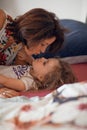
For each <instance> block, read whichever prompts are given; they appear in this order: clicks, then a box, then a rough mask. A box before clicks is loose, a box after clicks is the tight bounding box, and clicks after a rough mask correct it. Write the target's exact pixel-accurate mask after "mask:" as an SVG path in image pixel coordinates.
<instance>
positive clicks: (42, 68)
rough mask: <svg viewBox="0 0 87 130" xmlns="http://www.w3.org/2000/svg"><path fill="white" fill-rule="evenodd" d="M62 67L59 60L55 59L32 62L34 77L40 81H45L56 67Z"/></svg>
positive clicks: (40, 59) (41, 59)
mask: <svg viewBox="0 0 87 130" xmlns="http://www.w3.org/2000/svg"><path fill="white" fill-rule="evenodd" d="M58 65H59V67H60V64H59V62H58V59H55V58H49V59H45V58H39V59H36V60H34V61H33V62H32V73H33V76H35V77H37V78H38V79H39V80H40V81H41V80H43V78H44V76H45V75H46V74H47V73H49V72H51V71H52V70H53V68H54V67H55V66H58Z"/></svg>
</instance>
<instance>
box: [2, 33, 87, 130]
mask: <svg viewBox="0 0 87 130" xmlns="http://www.w3.org/2000/svg"><path fill="white" fill-rule="evenodd" d="M86 35H87V33H86ZM86 39H87V38H86ZM86 41H87V40H85V44H84V47H83V48H84V49H83V51H84V55H82V54H81V53H83V52H81V51H80V52H81V53H80V52H79V51H78V50H79V49H77V48H76V49H77V50H76V51H77V52H79V53H80V54H81V56H82V57H84V56H86V59H85V60H84V61H83V60H82V61H81V60H76V61H74V62H73V64H71V67H72V69H73V71H74V73H75V75H76V76H77V78H78V83H73V84H65V85H63V86H61V87H60V88H58V89H56V90H54V91H52V90H48V91H47V90H44V91H39V92H21V93H20V96H17V97H13V98H6V99H5V98H0V130H87V47H86V46H87V42H86ZM79 44H80V43H79ZM70 46H71V45H70ZM74 52H75V51H73V53H74ZM68 54H70V53H68ZM74 54H76V53H74ZM70 56H71V55H69V57H70ZM73 56H76V55H73ZM63 58H64V57H63ZM70 59H71V58H70ZM65 60H66V58H65ZM71 61H72V59H71V60H69V59H68V62H71ZM80 61H81V62H80Z"/></svg>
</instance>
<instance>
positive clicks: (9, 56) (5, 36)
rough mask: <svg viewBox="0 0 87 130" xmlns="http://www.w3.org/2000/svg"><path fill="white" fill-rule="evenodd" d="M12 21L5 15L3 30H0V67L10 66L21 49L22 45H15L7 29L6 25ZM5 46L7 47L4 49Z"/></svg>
mask: <svg viewBox="0 0 87 130" xmlns="http://www.w3.org/2000/svg"><path fill="white" fill-rule="evenodd" d="M11 21H12V18H11V17H10V16H9V15H7V17H6V20H5V23H4V25H3V28H2V29H1V30H0V65H10V64H12V62H13V60H14V59H15V56H16V54H17V53H18V51H19V50H20V49H21V47H22V45H21V44H17V43H16V42H15V40H14V38H13V37H12V36H10V34H11V32H10V31H9V30H8V29H7V24H8V23H10V22H11ZM5 46H8V47H7V48H6V49H4V47H5Z"/></svg>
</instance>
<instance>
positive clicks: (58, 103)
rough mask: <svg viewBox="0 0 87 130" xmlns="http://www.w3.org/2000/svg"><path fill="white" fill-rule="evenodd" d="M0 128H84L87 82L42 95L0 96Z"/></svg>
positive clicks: (86, 107)
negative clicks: (30, 96)
mask: <svg viewBox="0 0 87 130" xmlns="http://www.w3.org/2000/svg"><path fill="white" fill-rule="evenodd" d="M0 130H87V82H82V83H74V84H68V85H63V86H61V87H60V88H59V89H57V90H55V91H53V92H51V93H50V94H48V95H46V96H44V97H38V96H36V97H32V98H27V97H24V96H18V97H14V98H10V99H4V98H0Z"/></svg>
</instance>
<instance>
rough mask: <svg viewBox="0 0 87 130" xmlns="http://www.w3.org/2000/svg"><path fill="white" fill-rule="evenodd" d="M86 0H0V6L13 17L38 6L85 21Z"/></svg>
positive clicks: (64, 16)
mask: <svg viewBox="0 0 87 130" xmlns="http://www.w3.org/2000/svg"><path fill="white" fill-rule="evenodd" d="M86 5H87V0H0V8H2V9H5V10H6V11H7V12H8V13H9V14H11V15H12V16H13V17H14V18H15V17H16V16H18V15H21V14H23V13H25V12H26V11H28V10H30V9H32V8H36V7H40V8H45V9H47V10H49V11H53V12H55V13H56V14H57V15H58V17H59V18H70V19H75V20H80V21H83V22H85V18H86V13H87V8H86Z"/></svg>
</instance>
